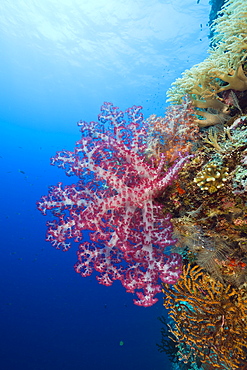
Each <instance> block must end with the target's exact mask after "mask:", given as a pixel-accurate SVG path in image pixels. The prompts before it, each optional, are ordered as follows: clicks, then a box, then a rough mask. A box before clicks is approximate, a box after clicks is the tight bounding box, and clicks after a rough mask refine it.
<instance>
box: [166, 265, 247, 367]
mask: <svg viewBox="0 0 247 370" xmlns="http://www.w3.org/2000/svg"><path fill="white" fill-rule="evenodd" d="M163 293H165V295H166V297H165V300H164V306H165V307H166V308H167V309H168V310H169V315H170V316H171V318H172V319H173V320H174V322H175V328H174V329H172V328H171V329H170V332H171V333H172V334H173V336H175V338H176V341H177V346H178V350H179V353H180V359H181V360H183V361H184V362H188V361H191V358H192V359H193V360H194V361H195V360H199V361H200V362H202V363H204V364H208V365H212V366H213V367H214V368H221V366H223V365H224V368H225V369H229V370H232V369H237V368H238V367H239V365H241V364H243V363H244V362H243V361H244V360H245V359H246V349H247V291H246V290H245V289H243V288H242V289H241V290H240V289H238V288H234V287H232V286H231V285H230V284H229V285H227V286H226V285H224V284H222V283H220V282H217V281H216V280H214V279H213V278H212V277H210V276H209V275H208V274H206V273H204V271H203V269H202V268H201V267H199V266H197V265H195V266H193V267H192V266H191V265H190V264H188V266H186V267H184V269H183V273H182V275H181V279H180V280H179V281H178V283H177V284H176V285H174V286H173V287H171V286H170V285H168V284H163Z"/></svg>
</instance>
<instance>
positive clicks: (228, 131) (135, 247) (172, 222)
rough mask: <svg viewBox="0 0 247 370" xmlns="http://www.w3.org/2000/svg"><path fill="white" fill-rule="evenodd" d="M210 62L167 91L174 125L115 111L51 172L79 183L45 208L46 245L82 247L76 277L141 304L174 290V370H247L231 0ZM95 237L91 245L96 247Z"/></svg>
mask: <svg viewBox="0 0 247 370" xmlns="http://www.w3.org/2000/svg"><path fill="white" fill-rule="evenodd" d="M212 32H213V38H212V40H211V42H212V47H211V48H210V50H209V57H208V58H207V59H205V60H204V61H203V62H201V63H200V64H198V65H196V66H193V67H192V68H191V69H190V70H187V71H185V72H184V73H183V75H182V77H181V78H179V79H177V80H176V81H175V82H174V84H173V86H172V88H171V89H170V90H169V91H168V98H169V101H170V102H171V103H172V104H171V106H170V107H168V109H167V111H166V115H165V116H164V117H156V116H155V115H151V116H150V117H149V118H148V119H146V120H144V119H143V116H142V113H141V107H136V106H134V107H132V108H130V109H128V110H127V111H126V112H125V113H123V112H121V111H119V110H118V108H116V107H114V106H113V105H112V104H110V103H105V104H104V105H103V106H102V108H101V113H100V115H99V117H98V121H97V122H90V123H86V122H79V126H80V128H81V133H82V138H81V139H80V140H79V141H78V142H77V143H76V147H75V150H74V151H73V152H69V151H62V152H59V153H57V154H56V155H55V157H54V158H52V164H53V165H57V166H58V167H61V168H63V169H64V170H65V172H66V174H67V175H68V176H77V178H78V182H77V183H75V184H73V185H68V186H63V185H62V184H61V183H59V184H58V185H57V186H54V187H53V188H52V189H51V190H50V191H49V194H48V195H47V196H44V197H42V198H41V200H40V201H39V202H38V209H39V210H40V211H41V212H42V213H43V214H46V212H47V211H51V212H52V214H53V216H54V218H55V219H54V220H53V221H51V222H49V223H48V231H47V240H48V241H50V242H51V243H52V245H53V246H54V247H55V248H57V249H62V250H64V251H66V250H68V248H70V243H69V241H70V240H73V241H74V242H76V243H78V245H79V247H78V251H77V257H78V261H77V263H76V264H75V271H76V272H78V273H79V274H81V275H82V276H83V277H85V276H89V275H91V274H92V273H93V272H94V273H95V275H96V279H97V280H98V281H99V283H100V284H104V285H107V286H108V285H111V284H112V283H113V281H114V280H120V281H121V283H122V285H123V286H124V288H125V289H126V291H127V292H129V293H132V294H135V299H134V303H135V304H137V305H140V306H144V307H147V306H151V305H153V304H154V303H155V302H156V301H157V296H156V294H157V293H159V292H161V291H163V293H164V306H165V307H166V309H167V310H168V314H169V317H170V321H169V324H167V323H166V322H165V320H164V318H161V321H162V323H163V325H164V328H163V329H162V342H161V344H160V345H158V347H159V350H160V351H161V352H162V351H164V352H166V353H167V354H168V355H169V356H170V358H171V361H172V362H173V364H174V369H177V368H180V369H192V370H198V369H202V370H211V369H220V370H221V369H222V370H223V369H224V370H232V369H242V370H244V369H246V368H247V2H246V1H238V0H235V1H234V0H232V1H231V0H228V1H226V2H225V4H224V6H223V7H222V9H221V11H220V12H219V14H218V17H217V19H216V20H215V21H214V23H213V25H212ZM88 233H89V237H90V241H88V240H85V239H86V237H87V235H88Z"/></svg>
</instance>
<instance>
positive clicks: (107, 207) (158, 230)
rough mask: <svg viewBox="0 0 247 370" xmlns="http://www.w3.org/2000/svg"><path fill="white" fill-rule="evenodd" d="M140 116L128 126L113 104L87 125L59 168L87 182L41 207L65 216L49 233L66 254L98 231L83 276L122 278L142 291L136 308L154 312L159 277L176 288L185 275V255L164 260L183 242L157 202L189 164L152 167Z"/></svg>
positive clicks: (82, 251)
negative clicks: (72, 244) (85, 234)
mask: <svg viewBox="0 0 247 370" xmlns="http://www.w3.org/2000/svg"><path fill="white" fill-rule="evenodd" d="M140 110H141V107H135V106H134V107H132V108H130V109H128V110H127V115H128V118H129V123H128V124H126V122H125V120H124V114H123V113H122V112H121V111H118V108H116V107H113V106H112V104H110V103H105V104H104V105H103V106H102V108H101V114H100V115H99V122H90V123H89V124H88V123H86V122H79V126H81V132H82V138H81V140H79V141H78V142H77V145H76V148H75V151H74V152H69V151H63V152H59V153H57V154H56V156H55V157H54V158H52V164H56V165H57V166H58V167H61V168H63V169H65V171H66V173H67V174H68V175H69V176H70V175H76V176H78V177H79V179H80V180H79V182H78V183H77V184H73V185H69V186H65V187H62V184H61V183H60V184H58V185H57V186H55V187H53V188H52V189H51V190H50V192H49V194H48V196H44V197H42V198H41V201H40V202H39V203H38V208H39V210H40V211H42V212H43V213H44V214H45V213H46V211H47V210H52V211H53V213H54V214H55V216H57V217H58V221H56V220H54V221H52V222H50V223H49V228H48V232H47V240H49V241H50V242H51V243H52V244H53V245H54V246H55V247H56V248H58V249H59V248H63V250H67V249H68V248H69V247H70V244H69V243H66V240H67V239H71V238H74V240H75V241H76V242H81V241H82V239H83V231H86V230H89V231H90V239H91V242H86V241H85V242H83V243H82V244H80V245H79V250H78V252H77V255H78V262H77V263H76V265H75V270H76V272H78V273H80V274H81V275H82V276H88V275H91V273H92V272H93V271H94V270H95V271H97V272H98V273H99V274H98V275H97V279H98V281H99V283H101V284H104V285H111V284H112V282H113V281H114V280H120V281H121V282H122V285H123V286H124V287H125V288H126V290H127V292H131V293H134V292H136V294H137V296H138V299H137V300H134V302H135V304H137V305H142V306H150V305H152V304H154V303H155V302H156V301H157V298H155V297H154V296H155V295H156V293H158V292H160V289H161V288H160V283H159V279H160V280H161V281H163V282H165V283H175V282H176V281H177V279H178V277H179V275H180V272H181V257H180V256H179V255H178V254H175V253H174V254H171V255H170V256H166V255H165V254H164V249H165V247H167V246H170V245H171V244H173V243H174V242H175V240H174V239H173V237H172V225H171V222H170V215H166V216H164V215H163V213H162V210H161V206H160V205H159V204H157V203H156V202H155V197H157V196H158V195H159V194H160V193H161V192H164V190H165V188H166V187H167V186H168V185H169V184H171V182H172V181H173V180H174V178H175V177H176V176H177V174H178V171H179V170H180V169H181V168H182V166H183V164H184V163H185V161H186V160H187V158H186V157H183V158H179V159H178V161H177V162H175V163H174V165H173V166H172V167H170V168H169V170H168V171H167V172H166V173H164V172H163V162H162V160H161V162H160V164H159V166H158V167H157V168H156V167H154V166H152V165H151V164H150V163H149V162H147V161H146V159H145V155H144V153H145V150H146V147H147V145H146V139H145V138H146V135H147V128H146V126H145V123H144V121H143V116H142V114H141V112H140Z"/></svg>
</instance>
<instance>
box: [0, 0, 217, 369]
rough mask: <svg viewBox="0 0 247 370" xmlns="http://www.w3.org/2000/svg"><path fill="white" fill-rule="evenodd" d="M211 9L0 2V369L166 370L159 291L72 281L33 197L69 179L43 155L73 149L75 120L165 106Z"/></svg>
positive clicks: (196, 49)
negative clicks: (141, 302) (105, 111)
mask: <svg viewBox="0 0 247 370" xmlns="http://www.w3.org/2000/svg"><path fill="white" fill-rule="evenodd" d="M209 11H210V6H209V4H208V1H206V0H201V1H200V2H199V3H198V4H197V1H196V0H170V1H168V0H149V1H147V0H139V1H138V0H118V1H114V0H104V1H103V0H42V1H41V0H39V1H38V0H16V1H13V0H1V3H0V32H1V37H0V50H1V52H0V94H1V100H0V120H1V121H0V122H1V147H0V166H1V167H0V168H1V183H0V187H1V188H0V189H1V191H0V197H1V214H0V217H1V224H0V225H1V248H0V260H1V272H0V274H1V278H0V284H1V301H0V308H1V314H0V321H1V332H0V333H1V334H0V343H1V345H0V370H22V369H23V370H24V369H25V370H67V369H68V370H79V369H87V370H96V369H97V370H105V369H107V370H126V369H128V370H136V369H141V370H150V369H155V370H162V369H171V364H170V362H169V360H168V359H167V357H166V355H165V354H161V353H159V352H158V351H157V348H156V343H158V342H159V341H160V338H161V335H160V327H161V325H160V322H159V321H158V320H157V317H158V316H160V315H164V314H165V311H164V309H163V307H162V295H159V298H160V299H159V302H158V303H156V304H155V305H154V306H152V307H149V308H143V307H137V306H135V305H134V304H133V302H132V299H133V297H132V295H131V294H129V293H126V292H125V290H124V288H123V287H122V286H121V284H120V283H118V282H115V283H114V284H113V286H112V287H105V286H101V285H99V284H98V283H97V281H96V280H95V277H94V276H91V277H88V278H84V279H83V278H81V277H80V276H79V275H78V274H76V273H75V272H74V269H73V265H74V263H75V262H76V248H72V249H71V250H69V251H68V252H62V251H57V250H55V249H53V248H52V247H51V245H50V244H49V243H48V242H46V241H45V233H46V221H48V217H44V216H42V215H41V213H40V212H39V211H38V210H37V209H36V201H37V200H39V199H40V197H41V196H42V195H45V194H46V193H47V190H48V187H49V186H50V185H54V184H56V183H57V182H59V181H62V182H63V183H65V184H66V183H71V182H69V181H70V179H68V178H67V177H66V176H65V174H64V173H63V171H62V170H59V169H57V168H55V167H52V166H50V164H49V162H50V161H49V158H50V157H51V156H53V155H54V154H55V152H56V151H57V150H62V149H68V150H72V149H73V147H74V143H75V141H76V140H78V139H79V138H80V133H79V130H78V127H77V125H76V122H77V121H79V120H80V119H82V120H86V121H91V120H96V119H97V114H98V113H99V109H100V106H101V104H102V103H103V102H104V101H111V102H113V103H114V104H115V105H117V106H118V107H120V109H122V110H125V109H126V108H128V107H130V106H132V105H134V104H135V105H142V106H143V113H144V115H145V117H148V116H149V115H150V114H153V113H154V114H158V115H162V114H164V110H165V107H166V96H165V93H166V90H167V89H168V88H169V86H170V84H171V83H172V82H173V81H174V80H175V79H176V78H177V77H179V75H180V73H181V72H182V71H184V70H185V69H186V68H189V67H191V66H192V65H194V64H195V63H198V62H200V61H202V60H203V59H204V58H205V57H206V55H207V48H208V44H209V40H208V37H207V35H208V33H209V31H208V27H207V22H208V15H209ZM72 180H73V179H72ZM74 181H75V180H74ZM122 342H123V343H122Z"/></svg>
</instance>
